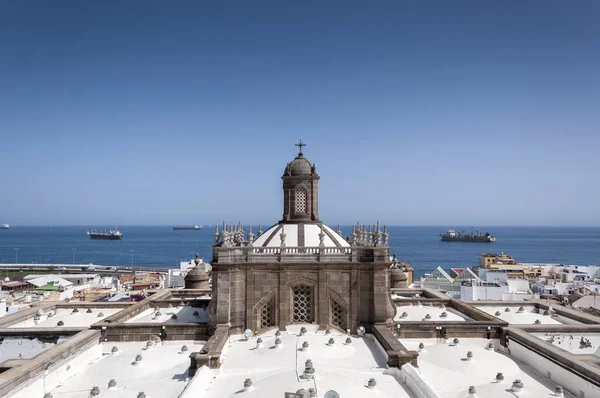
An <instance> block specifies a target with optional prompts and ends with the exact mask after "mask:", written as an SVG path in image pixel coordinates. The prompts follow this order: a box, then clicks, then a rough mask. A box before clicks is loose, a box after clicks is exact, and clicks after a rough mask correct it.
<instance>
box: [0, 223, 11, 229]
mask: <svg viewBox="0 0 600 398" xmlns="http://www.w3.org/2000/svg"><path fill="white" fill-rule="evenodd" d="M9 228H10V225H8V224H2V226H0V229H9Z"/></svg>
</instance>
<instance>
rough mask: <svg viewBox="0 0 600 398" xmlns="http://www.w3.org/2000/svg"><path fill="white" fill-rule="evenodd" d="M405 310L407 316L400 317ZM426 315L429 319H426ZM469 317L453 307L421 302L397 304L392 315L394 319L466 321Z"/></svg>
mask: <svg viewBox="0 0 600 398" xmlns="http://www.w3.org/2000/svg"><path fill="white" fill-rule="evenodd" d="M405 312H406V315H407V316H406V317H404V318H402V314H403V313H405ZM444 312H445V313H446V316H445V317H443V316H442V313H444ZM427 315H429V316H430V317H431V319H427V318H426V316H427ZM469 319H471V318H469V317H467V316H466V315H464V314H461V313H460V312H458V311H456V310H455V309H453V308H448V307H440V306H439V305H436V306H435V307H431V306H429V305H423V304H416V305H413V304H410V305H403V306H398V307H397V310H396V316H395V317H394V320H395V321H466V320H469Z"/></svg>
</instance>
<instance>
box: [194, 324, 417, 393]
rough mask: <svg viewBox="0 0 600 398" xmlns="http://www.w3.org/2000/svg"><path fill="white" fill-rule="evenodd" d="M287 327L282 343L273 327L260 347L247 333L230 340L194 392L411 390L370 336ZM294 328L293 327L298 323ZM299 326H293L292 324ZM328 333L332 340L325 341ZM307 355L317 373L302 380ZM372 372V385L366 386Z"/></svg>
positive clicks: (364, 391) (393, 391) (386, 391)
mask: <svg viewBox="0 0 600 398" xmlns="http://www.w3.org/2000/svg"><path fill="white" fill-rule="evenodd" d="M291 329H292V330H291V331H286V332H282V335H281V337H280V339H281V343H282V345H281V347H278V348H275V347H274V345H275V339H276V337H275V335H274V334H275V333H274V331H273V332H270V333H267V334H265V335H262V336H260V337H261V338H262V340H263V344H264V347H261V348H257V339H256V338H250V340H248V341H246V340H243V339H240V340H237V341H234V342H231V340H230V343H229V345H228V347H227V348H226V351H225V352H224V355H223V357H222V360H223V362H222V366H221V368H220V369H219V370H217V371H214V373H213V375H212V376H214V379H212V378H211V382H210V385H209V386H208V388H207V390H205V391H203V392H201V393H200V395H198V396H202V397H206V398H212V397H215V398H216V397H219V398H222V397H240V398H241V397H244V398H245V397H261V398H262V397H264V398H271V397H273V398H281V397H283V395H284V392H293V393H295V392H296V391H298V390H300V389H305V390H308V389H310V388H314V389H315V390H316V392H317V396H318V397H323V396H324V395H325V393H326V392H327V391H329V390H335V391H337V392H338V393H339V394H340V396H341V397H361V398H362V397H378V398H383V397H394V398H402V397H409V396H410V395H409V394H408V393H407V392H406V391H405V390H404V389H403V387H402V386H401V385H400V383H398V381H397V380H396V379H395V378H394V377H393V376H391V375H389V374H386V373H387V371H388V369H387V366H386V357H385V354H384V353H383V352H382V351H381V350H380V348H379V347H378V346H377V344H376V343H375V342H373V341H372V340H371V338H370V337H369V336H367V337H365V338H361V337H356V336H352V337H350V338H351V340H352V342H351V343H350V344H348V345H345V344H344V342H345V341H346V339H347V338H349V336H347V335H345V334H340V333H337V332H333V333H331V334H330V335H326V334H325V332H322V331H319V332H316V333H314V332H311V329H309V333H307V335H305V336H299V333H294V328H291ZM296 329H297V328H296ZM296 332H297V330H296ZM330 338H333V339H334V340H335V343H334V344H333V345H328V344H327V343H328V341H329V339H330ZM305 341H306V342H308V344H309V348H308V350H307V351H301V350H300V348H301V347H302V344H303V342H305ZM307 359H310V360H312V363H313V368H314V369H315V378H314V379H312V380H305V379H304V378H303V377H302V375H303V372H304V369H305V362H306V360H307ZM247 378H250V379H251V380H252V388H251V389H249V390H248V391H244V380H245V379H247ZM371 378H374V379H375V381H376V383H377V385H376V387H375V388H374V389H370V388H368V387H367V383H368V381H369V379H371Z"/></svg>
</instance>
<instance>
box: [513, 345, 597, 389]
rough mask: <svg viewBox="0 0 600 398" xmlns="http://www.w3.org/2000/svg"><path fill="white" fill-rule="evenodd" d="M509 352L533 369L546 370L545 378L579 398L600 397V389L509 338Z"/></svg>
mask: <svg viewBox="0 0 600 398" xmlns="http://www.w3.org/2000/svg"><path fill="white" fill-rule="evenodd" d="M508 350H509V351H510V355H511V356H513V357H514V358H516V359H518V360H519V361H521V362H524V363H525V364H527V365H529V366H531V367H532V368H534V369H539V370H542V369H544V370H545V371H546V374H545V375H544V376H546V377H547V378H549V379H551V380H552V381H554V382H555V383H556V384H557V385H561V386H562V387H564V388H566V389H567V390H569V391H571V392H572V393H573V394H575V395H576V396H577V397H581V398H592V397H600V388H598V387H596V386H595V385H593V384H592V383H590V382H589V381H587V380H585V379H583V378H581V377H578V376H577V375H576V374H575V373H573V372H571V371H570V370H569V369H567V368H564V367H562V366H560V365H558V364H557V363H555V362H554V361H552V360H550V359H548V358H546V357H544V356H542V355H540V354H538V353H536V352H534V351H532V350H531V349H529V348H528V347H526V346H524V345H523V344H521V343H519V342H518V341H516V340H514V339H511V338H510V337H509V338H508Z"/></svg>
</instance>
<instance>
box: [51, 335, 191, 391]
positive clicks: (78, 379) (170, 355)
mask: <svg viewBox="0 0 600 398" xmlns="http://www.w3.org/2000/svg"><path fill="white" fill-rule="evenodd" d="M183 345H186V346H187V347H188V349H189V351H186V352H183V353H182V352H181V348H182V346H183ZM113 346H116V347H117V348H118V350H119V353H118V355H111V354H110V353H111V349H112V347H113ZM202 346H203V343H201V342H192V341H166V342H163V343H162V344H161V345H159V346H155V347H153V348H151V349H145V347H146V342H136V343H113V342H110V343H103V344H102V350H103V356H102V357H101V358H99V359H98V360H96V361H94V362H93V363H91V364H90V365H89V366H87V367H86V368H85V369H82V370H81V371H80V372H79V373H78V374H77V375H75V376H73V377H72V378H70V379H68V380H67V381H66V382H65V383H64V384H63V385H61V386H59V387H56V388H55V389H54V390H52V395H53V396H54V397H60V398H81V397H87V396H88V395H86V394H89V392H90V391H91V389H92V388H93V387H94V386H97V387H99V389H100V395H99V396H100V397H102V398H132V397H133V398H135V397H136V396H137V394H138V393H139V392H145V393H146V396H147V397H148V398H176V397H178V396H179V395H180V393H181V392H182V391H183V389H184V388H185V386H186V385H187V380H186V378H187V368H188V367H189V364H190V360H189V353H191V352H192V351H200V349H201V348H202ZM138 354H140V355H142V361H140V363H139V364H138V365H133V364H134V363H136V356H137V355H138ZM111 379H114V380H115V381H116V383H117V384H116V387H115V388H113V389H109V388H108V383H109V381H110V380H111Z"/></svg>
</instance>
